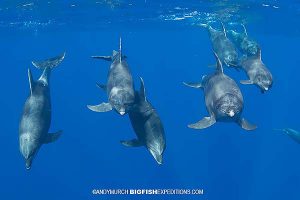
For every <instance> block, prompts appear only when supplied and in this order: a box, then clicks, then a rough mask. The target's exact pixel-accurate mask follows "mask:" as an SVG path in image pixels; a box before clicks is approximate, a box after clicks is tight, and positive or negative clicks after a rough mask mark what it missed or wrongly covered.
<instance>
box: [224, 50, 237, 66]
mask: <svg viewBox="0 0 300 200" xmlns="http://www.w3.org/2000/svg"><path fill="white" fill-rule="evenodd" d="M224 62H225V64H226V65H227V66H229V67H236V66H237V65H238V54H237V52H236V51H225V52H224Z"/></svg>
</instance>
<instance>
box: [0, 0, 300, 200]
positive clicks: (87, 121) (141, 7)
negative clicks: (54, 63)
mask: <svg viewBox="0 0 300 200" xmlns="http://www.w3.org/2000/svg"><path fill="white" fill-rule="evenodd" d="M219 21H222V22H224V23H225V24H230V23H244V24H245V25H246V27H247V29H248V34H249V35H250V36H251V37H252V38H254V39H255V40H256V41H257V42H258V43H259V44H260V46H261V48H262V58H263V61H264V63H265V64H266V65H267V66H268V68H269V69H270V70H271V72H272V74H273V77H274V84H273V87H272V89H271V90H270V91H268V92H267V93H265V94H261V93H260V91H259V90H258V89H257V88H256V87H255V86H249V85H241V84H239V86H240V88H241V91H242V93H243V96H244V101H245V105H244V111H243V116H244V117H245V118H246V119H247V120H249V121H250V122H252V123H254V124H256V125H257V126H258V129H257V130H255V131H252V132H247V131H244V130H242V129H241V128H240V127H239V126H238V125H236V124H234V123H217V124H215V125H214V126H212V127H210V128H208V129H204V130H193V129H189V128H187V125H188V124H190V123H194V122H196V121H198V120H200V119H202V118H203V117H204V116H207V115H208V114H207V111H206V108H205V104H204V96H203V92H202V91H200V90H195V89H190V88H187V87H185V86H183V84H182V82H183V81H197V80H201V77H202V75H205V74H209V73H212V72H213V71H214V69H213V68H209V67H208V66H209V65H211V64H214V63H215V59H214V57H213V54H212V48H211V43H210V41H209V37H208V34H207V31H206V30H205V29H204V28H201V27H199V26H197V24H198V23H207V22H210V23H215V24H217V23H218V22H219ZM299 25H300V4H299V1H296V0H289V1H267V0H266V1H254V0H252V1H221V0H219V1H196V0H191V1H179V0H175V1H171V0H168V1H167V0H166V1H151V0H147V1H125V0H124V1H118V0H98V1H92V0H89V1H75V0H74V1H52V0H49V1H43V2H42V1H2V2H1V3H0V29H1V31H0V36H1V37H0V41H1V45H0V49H1V51H0V52H1V66H2V67H1V71H2V73H1V74H2V77H1V79H0V88H1V91H2V98H0V103H1V105H2V109H1V113H2V116H1V118H0V119H1V124H0V127H1V136H2V137H1V138H2V139H1V140H0V152H1V167H0V169H1V170H0V199H12V200H14V199H16V200H17V199H21V198H23V199H44V200H47V199H74V200H75V199H210V200H220V199H229V200H235V199H236V200H247V199H249V200H250V199H251V200H252V199H259V200H260V199H264V200H265V199H272V200H277V199H278V200H282V199H288V200H299V199H300V194H299V187H300V172H299V168H300V160H298V158H299V154H300V145H299V144H297V143H296V142H295V141H293V140H292V139H291V138H289V137H288V136H286V135H284V134H279V133H277V132H274V131H273V129H274V128H285V127H290V128H294V129H296V130H300V126H299V122H298V113H299V112H300V110H299V106H298V99H299V98H300V93H299V88H298V85H299V78H298V77H299V75H298V74H299V73H300V70H299V69H298V65H299V61H300V58H299V55H298V52H299V48H298V46H299V45H300V26H299ZM119 37H122V41H123V53H124V54H125V55H126V56H128V63H129V66H130V69H131V71H132V74H133V76H134V79H135V86H136V87H137V88H138V87H139V79H138V77H139V76H141V77H143V79H144V81H145V86H146V92H147V97H148V99H149V100H150V102H151V103H152V104H153V106H154V107H155V108H156V110H157V112H158V113H159V115H160V117H161V120H162V121H163V124H164V128H165V134H166V138H167V148H166V151H165V153H164V163H163V165H161V166H159V165H157V164H156V162H155V160H154V159H153V158H152V156H151V155H150V153H149V152H148V151H147V150H146V149H145V148H142V147H141V148H126V147H124V146H122V145H121V144H120V140H123V139H132V138H135V137H136V136H135V133H134V132H133V129H132V128H131V124H130V121H129V118H128V116H123V117H121V116H119V115H118V114H117V113H115V112H108V113H95V112H91V111H90V110H88V109H87V108H86V105H87V104H97V103H100V102H102V101H107V96H106V94H105V92H104V91H101V90H99V88H97V87H96V86H95V83H97V82H100V83H105V81H106V80H107V73H108V69H109V64H110V63H108V62H105V61H100V60H93V59H91V58H90V56H91V55H110V54H111V53H112V50H113V49H118V46H119ZM64 51H65V52H66V58H65V60H64V61H63V62H62V64H61V65H59V66H58V67H57V68H55V69H54V70H53V73H52V75H51V98H52V124H51V128H50V132H54V131H57V130H60V129H62V130H63V131H64V132H63V135H62V137H61V138H60V139H59V140H58V141H56V142H55V143H53V144H47V145H43V146H42V148H41V149H40V151H39V153H38V155H37V156H36V158H35V159H34V161H33V166H32V169H31V170H30V171H27V170H26V168H25V162H24V159H23V158H22V156H21V154H20V152H19V142H18V127H19V121H20V117H21V114H22V110H23V105H24V102H25V100H26V98H27V96H28V94H29V84H28V79H27V69H28V68H31V69H32V71H33V76H34V78H35V79H37V78H38V77H39V76H40V73H41V72H40V71H39V70H38V69H36V68H34V67H33V66H32V65H31V61H32V60H41V59H45V58H49V57H53V56H56V55H58V54H60V53H62V52H64ZM225 73H226V74H227V75H229V76H230V77H232V78H233V79H234V80H236V81H237V82H238V81H239V80H243V79H246V75H245V73H244V72H237V71H235V70H233V69H228V68H225ZM103 188H104V189H114V188H126V189H152V188H162V189H167V188H172V189H175V188H183V189H184V188H188V189H193V188H201V189H203V190H204V195H198V196H195V195H165V196H140V195H131V196H126V195H122V196H114V195H102V196H101V195H93V194H92V190H93V189H103Z"/></svg>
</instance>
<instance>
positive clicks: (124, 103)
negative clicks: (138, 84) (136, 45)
mask: <svg viewBox="0 0 300 200" xmlns="http://www.w3.org/2000/svg"><path fill="white" fill-rule="evenodd" d="M92 58H97V59H103V60H107V61H112V64H111V65H110V69H109V72H108V80H107V85H100V84H97V85H98V87H100V88H102V89H104V90H106V93H107V96H108V101H109V102H108V103H101V104H99V105H95V106H91V105H88V106H87V107H88V108H89V109H90V110H92V111H95V112H108V111H111V110H112V109H113V108H114V109H115V110H116V111H117V112H118V113H119V114H121V115H124V114H125V113H127V112H128V111H129V109H130V107H131V106H132V104H133V103H134V86H133V79H132V76H131V73H130V70H129V67H128V64H127V62H126V56H123V55H122V42H121V38H120V49H119V52H118V51H115V50H114V51H113V55H112V56H92Z"/></svg>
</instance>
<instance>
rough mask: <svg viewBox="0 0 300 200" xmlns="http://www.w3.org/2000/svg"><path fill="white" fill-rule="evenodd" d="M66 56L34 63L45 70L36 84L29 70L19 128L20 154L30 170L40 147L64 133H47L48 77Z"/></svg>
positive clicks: (49, 120)
mask: <svg viewBox="0 0 300 200" xmlns="http://www.w3.org/2000/svg"><path fill="white" fill-rule="evenodd" d="M64 57H65V53H63V54H62V55H60V56H57V57H55V58H50V59H48V60H45V61H39V62H32V64H33V65H34V66H35V67H36V68H38V69H40V70H43V73H42V75H41V76H40V78H39V79H38V80H37V81H35V80H34V79H33V77H32V74H31V71H30V69H28V79H29V87H30V93H29V96H28V98H27V100H26V102H25V105H24V110H23V114H22V117H21V121H20V125H19V145H20V151H21V154H22V155H23V157H24V159H25V162H26V169H28V170H29V169H30V168H31V165H32V161H33V159H34V157H35V155H36V154H37V152H38V150H39V149H40V147H41V146H42V145H43V144H48V143H52V142H54V141H56V140H57V139H58V138H59V137H60V135H61V133H62V131H58V132H56V133H48V130H49V127H50V123H51V97H50V80H49V78H50V73H51V71H52V69H53V68H55V67H56V66H58V65H59V64H60V63H61V62H62V61H63V59H64Z"/></svg>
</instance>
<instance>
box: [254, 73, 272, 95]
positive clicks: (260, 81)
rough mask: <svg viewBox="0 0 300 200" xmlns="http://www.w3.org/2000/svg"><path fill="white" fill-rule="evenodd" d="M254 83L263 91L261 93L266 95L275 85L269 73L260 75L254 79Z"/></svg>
mask: <svg viewBox="0 0 300 200" xmlns="http://www.w3.org/2000/svg"><path fill="white" fill-rule="evenodd" d="M254 83H255V84H256V85H257V86H258V87H259V88H260V89H261V92H262V93H264V92H266V91H268V90H269V89H270V88H271V87H272V85H273V80H272V75H271V74H268V73H264V74H258V75H257V76H256V77H255V79H254Z"/></svg>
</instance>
